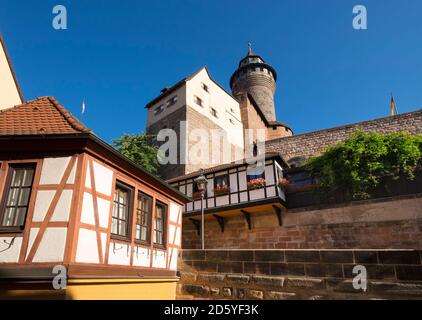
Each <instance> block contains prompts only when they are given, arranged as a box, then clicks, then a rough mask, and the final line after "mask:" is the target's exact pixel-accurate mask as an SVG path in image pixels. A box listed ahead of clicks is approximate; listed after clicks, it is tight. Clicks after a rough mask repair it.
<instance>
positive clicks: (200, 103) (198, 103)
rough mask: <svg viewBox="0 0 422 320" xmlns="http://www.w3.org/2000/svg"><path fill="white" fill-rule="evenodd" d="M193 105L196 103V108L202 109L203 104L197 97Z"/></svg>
mask: <svg viewBox="0 0 422 320" xmlns="http://www.w3.org/2000/svg"><path fill="white" fill-rule="evenodd" d="M195 103H196V104H197V105H198V106H200V107H203V102H202V99H201V98H199V97H197V96H195Z"/></svg>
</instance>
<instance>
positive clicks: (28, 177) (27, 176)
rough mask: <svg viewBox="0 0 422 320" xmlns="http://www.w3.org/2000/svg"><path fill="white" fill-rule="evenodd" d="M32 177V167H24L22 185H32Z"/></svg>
mask: <svg viewBox="0 0 422 320" xmlns="http://www.w3.org/2000/svg"><path fill="white" fill-rule="evenodd" d="M33 177H34V170H33V169H26V170H25V175H24V178H23V186H24V187H29V186H31V185H32V179H33Z"/></svg>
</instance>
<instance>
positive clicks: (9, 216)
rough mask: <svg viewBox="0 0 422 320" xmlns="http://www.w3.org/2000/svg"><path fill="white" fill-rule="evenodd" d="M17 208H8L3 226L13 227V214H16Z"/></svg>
mask: <svg viewBox="0 0 422 320" xmlns="http://www.w3.org/2000/svg"><path fill="white" fill-rule="evenodd" d="M15 211H16V208H7V209H6V212H5V214H4V217H3V221H2V226H4V227H11V226H12V224H13V216H14V214H15Z"/></svg>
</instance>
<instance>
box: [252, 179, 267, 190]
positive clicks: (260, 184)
mask: <svg viewBox="0 0 422 320" xmlns="http://www.w3.org/2000/svg"><path fill="white" fill-rule="evenodd" d="M265 185H266V182H265V179H264V178H255V179H251V180H249V181H248V182H247V186H248V190H256V189H261V188H264V187H265Z"/></svg>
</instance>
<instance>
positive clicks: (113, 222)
mask: <svg viewBox="0 0 422 320" xmlns="http://www.w3.org/2000/svg"><path fill="white" fill-rule="evenodd" d="M111 233H114V234H117V220H116V219H114V218H113V220H112V223H111Z"/></svg>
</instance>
